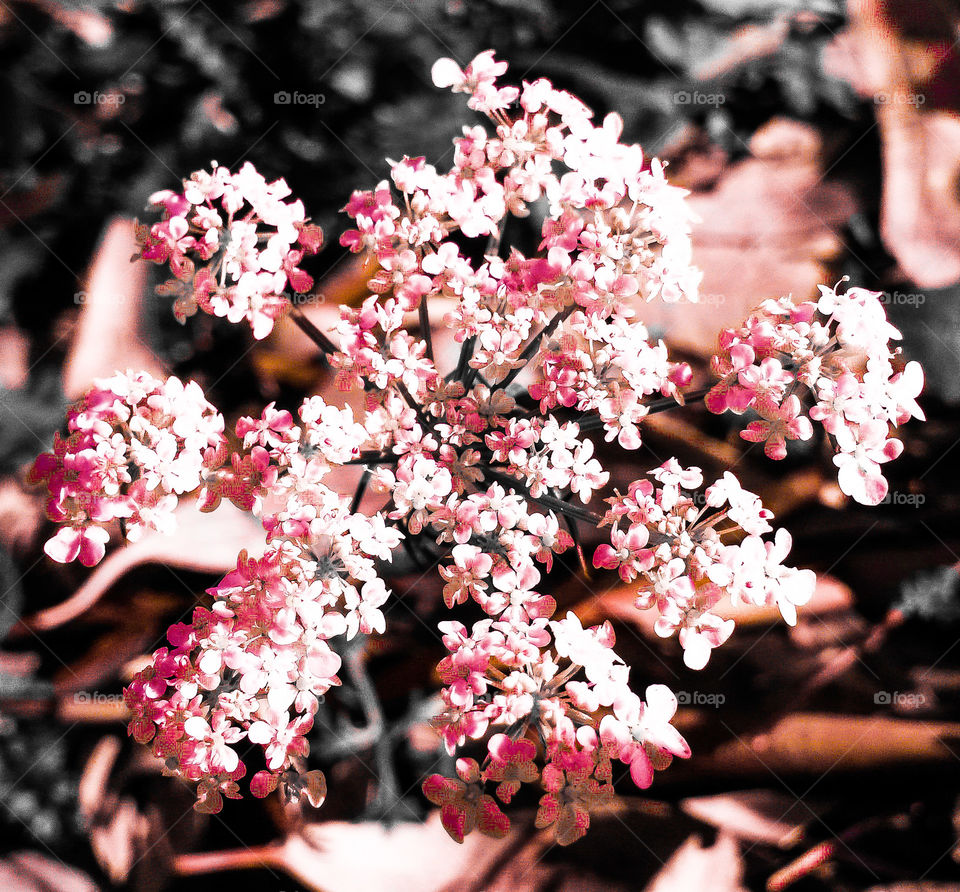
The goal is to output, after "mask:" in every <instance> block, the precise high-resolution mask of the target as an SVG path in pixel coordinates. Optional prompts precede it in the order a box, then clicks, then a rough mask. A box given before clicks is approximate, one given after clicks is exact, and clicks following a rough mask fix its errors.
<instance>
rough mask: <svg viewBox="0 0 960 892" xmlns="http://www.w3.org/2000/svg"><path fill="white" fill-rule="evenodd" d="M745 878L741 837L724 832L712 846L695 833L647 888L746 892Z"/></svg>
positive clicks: (654, 890)
mask: <svg viewBox="0 0 960 892" xmlns="http://www.w3.org/2000/svg"><path fill="white" fill-rule="evenodd" d="M742 879H743V858H742V857H741V856H740V849H739V846H738V845H737V841H736V839H735V838H734V837H733V836H732V835H731V834H729V833H726V832H721V833H719V834H718V835H717V839H716V842H714V844H713V845H712V846H704V845H702V844H701V842H700V840H699V839H698V838H697V837H696V836H691V837H690V838H689V839H688V840H687V841H686V842H685V843H684V844H683V845H682V846H680V848H679V849H677V851H676V852H674V853H673V854H672V855H671V856H670V860H669V861H667V863H666V864H664V865H663V869H662V870H661V871H660V873H659V874H657V876H656V877H654V879H653V881H652V882H651V883H650V884H649V885H647V886H646V888H645V890H644V892H689V890H691V889H710V890H711V892H746V890H745V888H744V886H743V885H742V883H741V880H742Z"/></svg>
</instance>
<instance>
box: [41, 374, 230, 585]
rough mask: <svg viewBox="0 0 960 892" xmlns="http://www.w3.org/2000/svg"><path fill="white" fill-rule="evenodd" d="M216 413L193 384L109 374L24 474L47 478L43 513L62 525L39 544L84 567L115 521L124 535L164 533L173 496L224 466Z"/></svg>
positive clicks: (168, 525)
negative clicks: (63, 434)
mask: <svg viewBox="0 0 960 892" xmlns="http://www.w3.org/2000/svg"><path fill="white" fill-rule="evenodd" d="M223 429H224V423H223V417H222V416H221V415H220V414H219V413H218V412H217V411H216V410H215V409H214V408H213V406H211V405H210V404H209V403H208V402H207V400H206V399H205V397H204V395H203V391H202V390H201V389H200V387H199V386H198V385H197V384H196V383H194V382H188V383H187V384H183V383H182V382H181V381H180V380H179V379H177V378H167V379H166V380H164V381H160V380H157V379H155V378H152V377H151V376H150V375H148V374H146V373H144V372H140V373H137V374H134V373H128V374H126V375H124V374H117V375H115V376H114V377H113V378H110V379H103V380H100V381H98V382H97V385H96V387H95V388H94V389H93V390H91V391H90V392H89V393H87V394H86V396H85V397H84V398H83V399H82V400H81V401H80V402H79V403H78V404H77V405H76V406H75V407H74V408H73V409H71V410H70V412H69V414H68V416H67V430H68V432H69V435H68V436H67V437H66V438H65V439H64V438H63V437H61V436H60V435H59V434H57V435H56V439H55V442H54V447H53V452H48V453H44V454H43V455H41V456H40V457H39V458H38V459H37V460H36V462H35V463H34V465H33V468H32V470H31V472H30V476H31V478H32V479H33V480H34V481H42V482H43V483H45V484H46V486H47V490H48V492H49V494H50V497H49V500H48V501H47V514H48V515H49V517H50V518H51V519H52V520H55V521H57V522H58V523H60V524H62V526H61V527H60V529H59V531H58V532H57V533H56V535H55V536H54V537H53V538H52V539H50V540H49V541H48V542H47V543H46V545H45V546H44V551H46V553H47V554H48V555H49V556H50V557H51V558H53V559H54V560H55V561H60V562H61V563H67V562H69V561H72V560H75V559H77V558H79V559H80V562H81V563H82V564H85V565H86V566H88V567H91V566H93V565H94V564H96V563H97V562H98V561H99V560H100V559H101V558H102V557H103V555H104V548H105V545H106V543H107V542H108V541H109V538H110V534H109V531H108V529H107V527H108V526H109V525H110V524H111V523H112V522H113V521H116V520H119V521H121V522H122V524H123V528H124V531H125V533H126V537H127V538H128V539H130V540H131V541H133V540H135V539H137V538H138V537H139V536H140V535H141V534H142V531H143V530H144V529H145V528H152V529H155V530H160V531H162V532H169V531H170V529H172V526H173V523H174V516H173V512H174V509H175V508H176V507H177V504H178V502H179V496H181V495H183V494H184V493H188V492H192V491H194V490H196V489H197V488H198V487H199V486H201V484H202V482H203V479H204V476H205V473H206V471H207V470H208V469H209V468H211V467H212V466H214V465H218V464H220V463H221V462H222V460H223V457H224V454H225V448H226V440H225V439H224V436H223Z"/></svg>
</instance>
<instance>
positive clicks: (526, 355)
mask: <svg viewBox="0 0 960 892" xmlns="http://www.w3.org/2000/svg"><path fill="white" fill-rule="evenodd" d="M576 307H577V305H576V304H571V305H570V306H569V307H567V308H566V309H565V310H563V311H562V312H560V313H557V314H556V315H555V316H554V317H553V318H552V319H551V320H550V321H549V322H548V323H547V324H546V325H545V326H544V327H543V328H542V329H541V330H540V333H539V334H537V335H534V336H533V338H532V339H531V340H530V341H529V342H528V343H527V346H526V347H524V348H523V353H521V354H520V356H519V358H520V359H522V360H523V365H522V366H520V367H519V368H516V369H514V370H513V371H511V372H510V374H509V375H507V377H506V378H504V379H503V380H502V381H501V382H500V383H499V384H497V385H496V387H495V388H494V389H495V390H502V389H503V388H505V387H509V386H510V385H511V384H512V383H513V382H514V380H515V379H516V377H517V375H519V374H520V373H521V372H522V371H523V370H524V369H525V368H526V365H527V363H528V362H530V360H531V358H532V357H533V355H534V354H535V353H536V352H537V350H539V349H540V342H541V341H542V340H543V339H544V338H548V337H550V335H552V334H553V333H554V332H555V331H556V329H557V326H558V325H559V324H560V323H561V322H563V320H564V319H566V318H567V316H569V315H570V314H571V313H572V312H573V311H574V310H575V309H576Z"/></svg>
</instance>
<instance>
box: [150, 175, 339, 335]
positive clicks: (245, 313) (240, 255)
mask: <svg viewBox="0 0 960 892" xmlns="http://www.w3.org/2000/svg"><path fill="white" fill-rule="evenodd" d="M289 195H290V188H289V186H287V184H286V183H285V182H284V181H283V180H277V181H276V182H273V183H268V182H267V181H266V180H265V179H264V178H263V176H262V175H261V174H259V173H258V172H257V171H256V169H255V168H254V167H253V165H252V164H250V163H249V162H247V163H246V164H244V165H243V167H241V168H240V170H239V171H237V173H230V171H229V170H227V169H226V168H225V167H218V166H216V165H214V168H213V170H212V172H207V171H197V172H196V173H194V174H193V175H192V176H191V177H190V179H189V180H185V181H184V183H183V191H182V192H172V191H170V190H169V189H168V190H164V191H162V192H157V193H156V194H154V195H152V196H150V203H151V204H152V205H154V206H155V207H162V208H163V210H164V215H163V216H164V218H163V220H162V221H161V222H159V223H154V224H153V226H151V227H149V228H148V227H144V226H141V227H138V229H137V239H138V242H139V243H140V246H141V248H140V256H141V257H143V258H144V259H145V260H152V261H153V262H154V263H161V264H164V263H165V264H169V265H170V269H171V271H172V272H173V274H174V276H175V277H176V278H175V279H174V280H172V281H170V282H168V283H167V284H166V285H165V286H161V288H162V290H163V291H164V292H166V293H169V294H175V295H177V299H176V303H175V306H174V309H175V312H176V315H177V318H178V319H180V320H181V321H184V320H185V319H186V317H187V316H192V315H193V314H194V313H195V312H196V311H197V308H198V307H199V308H200V309H201V310H203V311H204V312H205V313H210V314H212V315H214V316H226V318H227V319H228V320H229V321H230V322H240V321H241V320H242V319H246V320H247V322H249V324H250V327H251V328H252V329H253V336H254V337H255V338H258V339H259V338H265V337H266V336H267V335H268V334H270V332H271V331H272V329H273V324H274V322H275V320H276V319H277V318H278V317H279V316H281V315H282V314H283V313H284V312H285V311H286V310H287V308H288V306H289V300H288V298H287V297H285V296H284V292H285V289H286V288H287V287H288V286H289V287H290V288H291V289H292V290H293V291H295V292H298V293H304V292H307V291H309V290H310V288H312V287H313V279H312V278H311V277H310V276H309V275H308V274H307V273H305V272H304V271H303V270H302V269H300V266H299V264H300V262H301V260H302V259H303V256H304V255H305V254H314V253H316V252H317V251H318V250H319V248H320V245H321V242H322V236H321V233H320V229H319V228H318V227H316V226H313V225H310V224H309V223H308V222H307V221H306V218H305V216H304V209H303V202H301V201H299V200H298V201H291V202H285V201H284V199H285V198H287V197H288V196H289Z"/></svg>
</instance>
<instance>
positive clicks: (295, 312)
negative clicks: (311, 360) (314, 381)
mask: <svg viewBox="0 0 960 892" xmlns="http://www.w3.org/2000/svg"><path fill="white" fill-rule="evenodd" d="M290 318H291V319H293V321H294V322H295V323H296V325H297V327H298V328H299V329H300V331H302V332H303V333H304V334H305V335H306V336H307V337H308V338H310V340H311V341H313V343H314V344H316V345H317V346H318V347H319V348H320V349H321V350H322V351H323V352H324V353H325V354H326V355H328V356H332V355H333V354H334V353H338V352H339V350H338V349H337V345H336V344H334V343H333V341H331V340H330V338H328V337H327V336H326V335H325V334H324V333H323V332H322V331H320V329H319V328H317V326H316V325H314V324H313V323H312V322H311V321H310V320H309V319H308V318H307V317H306V316H305V315H304V312H303V310H301V309H300V308H299V307H291V309H290Z"/></svg>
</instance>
